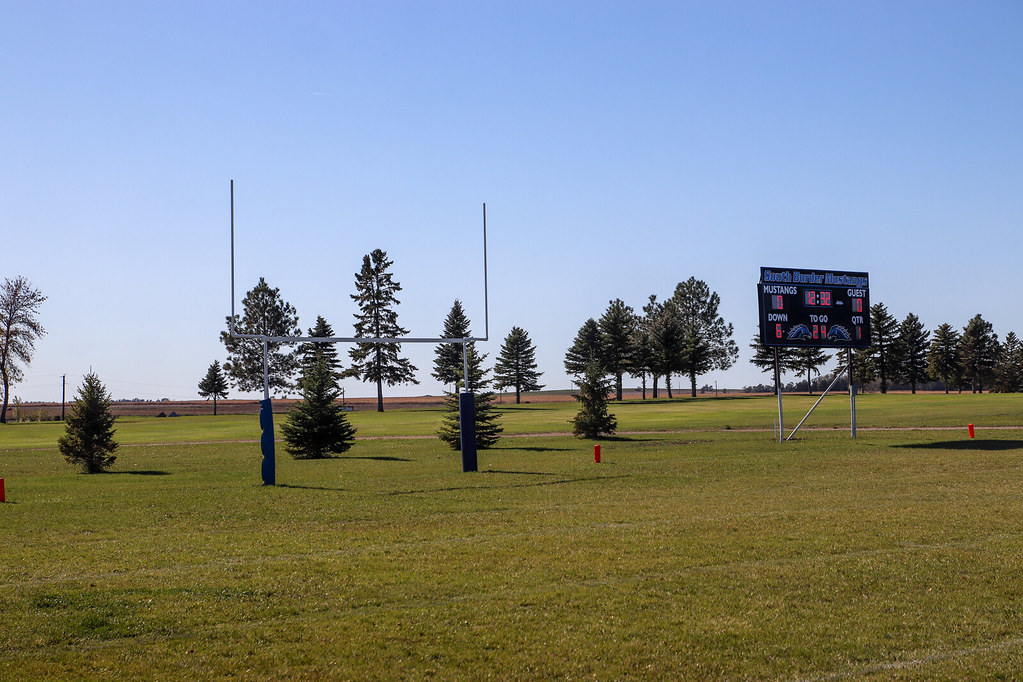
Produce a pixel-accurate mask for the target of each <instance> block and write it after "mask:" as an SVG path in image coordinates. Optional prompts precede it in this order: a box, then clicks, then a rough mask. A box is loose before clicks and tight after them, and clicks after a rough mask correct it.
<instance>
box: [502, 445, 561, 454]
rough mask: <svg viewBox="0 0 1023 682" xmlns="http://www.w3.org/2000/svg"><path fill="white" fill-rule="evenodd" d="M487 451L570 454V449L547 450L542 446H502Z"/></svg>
mask: <svg viewBox="0 0 1023 682" xmlns="http://www.w3.org/2000/svg"><path fill="white" fill-rule="evenodd" d="M488 449H489V450H500V451H502V452H516V451H518V452H571V451H572V448H547V447H542V446H539V445H537V446H523V447H517V448H516V447H508V446H505V445H502V446H500V447H494V448H488Z"/></svg>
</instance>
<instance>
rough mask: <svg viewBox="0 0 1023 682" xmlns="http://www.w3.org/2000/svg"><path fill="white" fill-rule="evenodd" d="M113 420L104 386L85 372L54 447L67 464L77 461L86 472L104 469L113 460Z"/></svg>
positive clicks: (114, 419) (91, 374)
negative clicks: (62, 432)
mask: <svg viewBox="0 0 1023 682" xmlns="http://www.w3.org/2000/svg"><path fill="white" fill-rule="evenodd" d="M115 421H116V417H114V415H113V414H112V413H111V412H110V394H109V393H107V389H106V387H105V386H104V385H103V383H102V382H101V381H100V380H99V377H98V376H96V375H95V374H93V373H92V372H90V373H89V374H86V375H85V380H84V381H83V382H82V385H81V387H80V388H79V389H78V395H77V396H76V397H75V401H74V403H73V404H72V405H71V414H70V415H68V418H67V423H66V425H65V427H64V435H63V436H61V437H59V438H58V439H57V447H58V448H59V449H60V453H61V454H62V455H64V459H66V460H67V462H68V464H80V465H81V466H82V471H83V472H84V473H87V474H96V473H101V472H103V471H106V470H107V469H108V468H109V467H110V465H112V464H113V463H114V461H115V460H116V459H117V457H116V456H115V455H114V451H115V450H116V449H117V443H116V442H115V441H114V433H115V432H116V430H115V429H114V422H115Z"/></svg>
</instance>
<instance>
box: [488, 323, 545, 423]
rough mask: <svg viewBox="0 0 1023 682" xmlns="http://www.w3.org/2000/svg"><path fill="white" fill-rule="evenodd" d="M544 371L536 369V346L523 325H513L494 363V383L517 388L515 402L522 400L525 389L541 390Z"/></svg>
mask: <svg viewBox="0 0 1023 682" xmlns="http://www.w3.org/2000/svg"><path fill="white" fill-rule="evenodd" d="M542 375H543V372H537V371H536V346H534V345H533V343H532V342H531V341H530V340H529V334H528V333H527V332H526V330H525V329H523V328H521V327H512V329H511V331H510V332H509V333H508V336H506V337H505V339H504V344H503V345H502V346H501V352H500V354H499V355H498V356H497V362H496V363H495V364H494V384H495V385H496V386H512V387H514V388H515V404H516V405H518V404H519V403H520V402H522V392H523V391H539V390H540V389H541V388H543V384H541V383H539V380H540V377H541V376H542Z"/></svg>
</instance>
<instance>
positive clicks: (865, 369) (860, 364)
mask: <svg viewBox="0 0 1023 682" xmlns="http://www.w3.org/2000/svg"><path fill="white" fill-rule="evenodd" d="M852 369H853V371H852V374H853V383H855V382H859V383H860V384H867V383H869V382H871V381H873V380H874V379H876V378H877V368H876V367H875V366H874V357H873V352H872V350H871V349H870V348H855V349H853V352H852Z"/></svg>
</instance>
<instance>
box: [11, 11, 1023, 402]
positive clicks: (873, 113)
mask: <svg viewBox="0 0 1023 682" xmlns="http://www.w3.org/2000/svg"><path fill="white" fill-rule="evenodd" d="M1021 35H1023V4H1021V3H1020V2H1018V1H1015V0H1011V1H1004V2H983V1H978V2H965V1H957V2H945V1H941V0H927V1H919V2H918V1H908V2H892V1H891V0H884V1H881V2H873V1H870V0H850V1H848V2H837V1H835V2H830V1H829V2H822V1H820V0H807V1H805V2H804V1H797V0H792V1H786V0H780V1H778V2H763V1H761V0H755V1H749V2H732V1H728V0H723V1H714V2H710V1H700V2H687V1H679V0H675V1H671V2H642V1H638V2H614V3H610V2H597V1H592V0H587V1H579V2H558V1H556V0H543V1H535V2H532V1H531V2H480V1H478V0H477V1H471V2H429V1H420V0H416V1H414V2H386V1H379V2H377V1H374V2H361V1H360V2H349V1H343V0H334V1H330V2H288V3H284V2H261V1H253V0H246V1H244V2H217V1H212V2H211V1H210V0H203V1H201V2H192V1H187V0H173V1H170V0H168V1H165V2H160V1H152V2H132V1H119V2H105V1H102V0H90V1H88V2H72V1H67V2H51V1H47V0H31V1H23V0H2V1H0V64H3V72H4V75H3V79H2V83H0V240H2V241H0V253H2V259H0V277H14V276H16V275H24V276H26V277H28V278H29V279H30V280H31V281H32V283H33V284H34V285H35V286H36V287H38V288H39V289H41V290H42V291H43V293H44V294H46V295H47V296H48V297H49V299H48V300H47V301H46V303H45V304H44V305H43V308H42V310H41V319H42V322H43V324H44V325H45V327H46V328H47V330H48V332H49V333H48V335H47V336H46V337H44V338H43V339H42V340H40V342H39V343H38V346H37V350H36V354H35V358H34V360H33V362H32V364H31V365H30V366H29V368H28V371H27V373H26V379H25V381H24V382H23V383H21V384H19V385H17V386H15V387H14V389H13V394H14V395H18V396H20V397H21V398H22V399H23V400H59V399H60V385H61V379H60V378H61V375H62V374H65V373H66V374H67V375H68V387H69V391H68V394H69V397H70V395H71V394H72V393H73V390H72V389H73V388H74V387H77V385H78V384H79V383H80V382H81V378H82V375H83V374H84V373H86V372H88V371H89V369H90V368H91V369H93V370H94V371H96V372H97V374H98V375H99V376H100V378H101V379H102V380H103V381H104V383H105V384H106V385H107V387H108V388H109V389H110V391H111V392H112V393H113V395H114V397H115V398H132V397H143V398H161V397H169V398H172V399H190V398H195V397H197V396H196V390H197V389H196V386H197V384H198V382H199V380H200V379H201V378H202V376H203V375H204V373H205V371H206V368H207V367H208V366H209V365H210V363H211V362H212V361H213V360H215V359H219V360H221V361H223V360H224V359H225V358H226V355H225V351H224V348H223V346H222V345H221V343H220V341H219V339H218V335H219V332H220V331H221V330H222V329H224V327H225V316H226V315H227V314H228V313H229V312H230V304H231V300H230V299H231V296H230V261H229V226H230V222H229V216H230V214H229V181H230V180H231V179H232V178H233V179H234V180H235V198H236V230H237V232H236V234H237V240H238V241H237V289H238V295H237V300H238V301H239V307H240V300H241V297H242V295H243V294H244V292H245V291H247V290H248V289H250V288H251V287H252V286H253V285H254V284H255V283H256V281H257V280H258V278H259V277H260V276H264V277H266V279H267V280H268V281H269V282H270V283H271V284H272V285H273V286H276V287H279V288H280V290H281V293H282V295H283V296H284V298H285V299H286V300H288V301H289V302H291V303H292V304H293V305H294V306H295V307H296V308H297V309H298V313H299V316H300V324H301V325H302V326H303V328H304V329H305V328H308V327H310V326H312V324H313V323H314V321H315V318H316V316H317V315H323V316H324V317H325V318H326V319H327V320H328V321H329V322H330V323H331V324H332V325H333V326H334V329H335V332H336V333H337V334H339V335H351V334H352V333H353V332H352V314H353V312H354V311H355V307H354V304H353V302H352V301H351V299H350V298H349V294H351V293H353V291H354V274H355V272H356V271H357V270H358V269H359V267H360V264H361V259H362V256H363V255H364V254H366V253H368V252H370V251H371V250H373V249H375V248H381V249H384V250H385V251H387V252H388V255H389V256H390V257H391V258H392V259H393V260H394V267H393V272H394V275H395V277H396V279H397V280H398V281H399V282H400V283H401V284H402V285H403V287H404V291H403V292H402V294H403V296H402V297H401V298H402V305H401V306H400V307H399V313H400V314H399V321H400V322H401V323H402V324H403V325H404V326H405V327H407V328H408V329H410V331H411V333H412V334H413V335H417V336H436V335H439V334H440V332H441V327H442V324H443V320H444V317H445V316H446V315H447V313H448V311H449V309H450V307H451V304H452V302H453V301H454V299H455V298H460V299H461V300H462V301H463V303H464V304H465V307H466V311H467V313H468V315H469V316H470V318H471V319H472V321H473V332H474V333H476V334H482V332H483V317H484V309H483V296H482V290H483V273H482V257H481V256H482V244H481V241H482V239H481V222H482V216H481V214H482V204H483V202H486V204H487V217H488V232H489V250H490V271H489V275H490V336H491V341H490V343H488V344H484V346H483V351H484V352H487V353H489V354H490V359H491V360H493V358H494V357H495V356H496V354H497V352H498V349H499V347H500V342H501V340H502V339H503V338H504V336H505V335H506V334H507V333H508V331H509V330H510V329H511V327H512V326H513V325H518V326H520V327H523V328H524V329H526V330H527V331H528V332H529V334H530V336H531V337H532V339H533V341H534V342H535V344H536V346H537V349H538V359H539V362H540V369H541V370H542V371H543V372H545V375H544V381H545V383H546V384H547V385H548V387H550V388H567V387H568V385H569V380H568V377H567V376H566V375H565V373H564V368H563V365H562V360H563V357H564V353H565V350H566V349H567V347H568V346H569V345H570V344H571V342H572V339H573V337H574V335H575V333H576V331H577V330H578V329H579V327H580V325H581V324H582V323H583V322H584V321H585V320H586V318H588V317H599V316H600V314H601V313H602V312H603V311H604V309H605V308H606V306H607V304H608V302H609V300H610V299H613V298H622V299H623V300H624V301H625V302H626V303H628V304H630V305H632V306H634V307H635V308H637V309H639V308H641V307H642V305H643V304H644V303H645V302H646V300H647V297H648V296H649V295H650V294H657V295H658V297H659V298H661V299H663V298H665V297H667V296H669V295H670V294H671V293H672V291H673V290H674V287H675V285H676V283H678V282H680V281H684V280H686V279H688V278H689V277H690V276H695V277H697V278H699V279H702V280H704V281H705V282H707V284H708V285H709V286H710V287H711V289H713V290H714V291H716V292H717V293H718V294H720V296H721V299H722V305H721V311H720V312H721V314H722V315H723V316H724V317H725V319H726V320H727V321H729V322H731V323H732V324H734V326H735V340H736V342H737V343H738V344H739V346H740V347H741V350H742V355H741V357H740V360H739V362H738V363H737V364H736V366H735V367H733V368H732V369H730V370H728V371H724V372H715V373H712V374H709V375H705V376H704V377H701V378H700V380H699V383H700V384H701V385H702V384H704V383H710V384H713V383H715V382H716V383H717V384H718V385H719V386H721V387H732V388H741V387H742V386H743V385H746V384H753V383H759V382H761V381H766V380H767V375H764V374H761V373H760V372H759V370H757V369H755V368H753V367H752V366H751V365H750V364H749V361H748V359H749V357H750V352H749V349H748V344H749V341H750V339H751V338H752V337H753V336H754V334H755V333H756V331H757V299H756V294H755V284H756V282H757V280H758V278H759V268H760V267H761V266H771V267H794V268H830V269H835V270H856V271H867V272H869V273H870V277H871V300H872V302H878V301H881V302H884V303H885V304H887V306H888V308H889V310H890V311H891V312H892V313H893V314H894V315H895V316H896V317H897V318H899V319H900V320H901V319H902V318H903V317H905V315H906V314H907V313H910V312H913V313H916V314H917V315H918V316H919V317H920V318H921V320H922V321H923V322H924V324H925V325H926V326H927V328H928V330H933V329H934V327H936V326H937V325H939V324H941V323H943V322H948V323H951V324H953V325H955V326H956V327H959V328H961V327H962V326H963V325H965V324H966V322H967V321H968V320H969V319H970V317H972V316H973V315H975V314H977V313H980V314H982V315H983V316H984V317H985V319H987V320H988V321H990V322H992V323H993V325H994V328H995V331H996V333H998V335H999V338H1004V336H1005V334H1006V333H1007V332H1009V331H1010V330H1012V331H1016V332H1017V333H1018V334H1023V303H1021V301H1020V296H1019V293H1018V292H1019V290H1020V284H1021V274H1020V258H1021V255H1023V248H1021V246H1023V236H1021V227H1023V142H1021V140H1023V128H1021V126H1020V121H1021V112H1023V42H1021V40H1020V36H1021ZM406 350H407V351H408V355H409V356H410V357H411V359H412V361H413V363H414V364H416V365H417V366H418V367H419V378H420V380H421V381H422V384H421V385H419V386H413V387H402V388H395V389H391V390H390V391H387V392H385V393H386V394H390V395H397V394H439V393H440V392H441V390H442V387H441V386H439V385H437V384H436V382H435V381H434V380H433V379H432V378H431V377H430V372H431V371H432V368H433V350H432V348H430V347H425V346H420V347H416V346H407V347H406ZM629 383H632V382H629ZM345 388H346V391H347V393H348V395H372V393H373V389H372V387H371V386H370V385H368V384H362V383H360V382H357V381H354V380H347V381H346V382H345ZM250 395H251V394H250ZM232 397H242V396H241V394H239V393H237V392H232Z"/></svg>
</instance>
